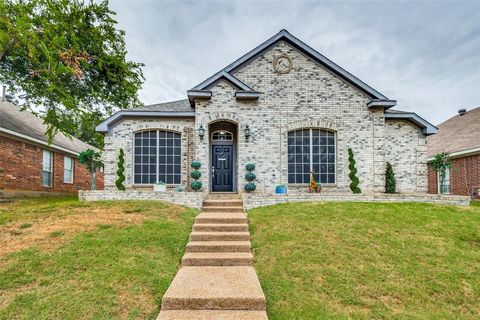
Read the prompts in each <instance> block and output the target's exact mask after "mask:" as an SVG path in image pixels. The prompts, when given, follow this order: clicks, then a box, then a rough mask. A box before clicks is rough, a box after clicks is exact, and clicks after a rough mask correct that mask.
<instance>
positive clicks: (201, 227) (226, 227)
mask: <svg viewBox="0 0 480 320" xmlns="http://www.w3.org/2000/svg"><path fill="white" fill-rule="evenodd" d="M192 231H194V232H196V231H199V232H208V231H221V232H248V224H246V223H239V224H233V223H232V224H230V223H211V224H208V223H206V224H194V225H193V229H192Z"/></svg>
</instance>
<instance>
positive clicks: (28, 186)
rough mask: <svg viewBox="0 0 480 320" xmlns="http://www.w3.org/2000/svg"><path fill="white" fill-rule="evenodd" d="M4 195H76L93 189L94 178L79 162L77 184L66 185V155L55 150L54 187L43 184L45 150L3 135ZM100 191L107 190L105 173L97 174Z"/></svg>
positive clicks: (0, 181)
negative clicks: (33, 193)
mask: <svg viewBox="0 0 480 320" xmlns="http://www.w3.org/2000/svg"><path fill="white" fill-rule="evenodd" d="M0 148H1V150H2V155H1V157H0V193H6V192H12V193H13V194H15V193H17V194H20V193H21V192H22V191H34V192H55V193H76V192H77V191H78V190H80V189H90V175H89V174H88V172H87V170H86V169H85V167H83V166H81V165H80V163H79V162H78V159H75V157H74V156H72V155H67V156H70V157H72V159H73V160H74V168H73V183H65V182H64V156H65V155H66V154H65V153H61V152H57V151H54V150H51V149H50V151H52V154H53V162H52V169H53V170H52V172H53V183H52V187H44V186H43V184H42V162H43V150H45V149H43V148H42V147H40V146H37V145H34V144H30V143H27V142H24V141H20V140H16V139H13V138H12V137H6V136H0ZM97 188H98V189H103V173H100V172H99V173H97Z"/></svg>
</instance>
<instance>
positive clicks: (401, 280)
mask: <svg viewBox="0 0 480 320" xmlns="http://www.w3.org/2000/svg"><path fill="white" fill-rule="evenodd" d="M248 214H249V221H250V225H251V231H252V241H253V246H254V249H255V259H256V262H255V268H256V270H257V273H258V275H259V278H260V282H261V283H262V287H263V288H264V291H265V295H266V297H267V308H268V314H269V318H270V319H271V320H274V319H289V320H290V319H347V318H354V319H479V318H480V206H479V205H478V204H476V205H472V206H470V207H468V208H461V207H452V206H439V205H428V204H382V203H374V204H372V203H333V202H330V203H301V204H299V203H290V204H283V205H277V206H271V207H264V208H257V209H253V210H250V211H249V212H248Z"/></svg>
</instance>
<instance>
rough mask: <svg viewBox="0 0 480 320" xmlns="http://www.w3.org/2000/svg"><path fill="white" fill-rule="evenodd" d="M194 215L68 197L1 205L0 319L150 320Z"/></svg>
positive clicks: (153, 206) (163, 206)
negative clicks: (82, 200) (27, 225)
mask: <svg viewBox="0 0 480 320" xmlns="http://www.w3.org/2000/svg"><path fill="white" fill-rule="evenodd" d="M195 214H196V211H195V210H191V209H185V208H183V207H178V206H173V205H168V204H165V203H159V202H148V201H136V202H128V201H127V202H98V203H81V202H79V201H78V200H77V199H76V198H71V197H64V198H49V199H30V200H22V201H19V202H16V203H13V204H4V205H0V221H1V225H0V319H78V318H83V319H154V318H155V317H156V316H157V315H158V311H159V308H160V302H161V297H162V296H163V293H164V292H165V291H166V289H167V288H168V285H169V283H170V282H171V280H172V279H173V277H174V276H175V273H176V271H177V267H178V265H179V262H180V258H181V256H182V254H183V250H184V248H185V245H186V242H187V240H188V234H189V232H190V229H191V224H192V222H193V217H194V216H195ZM26 224H30V226H29V227H26V226H25V225H26ZM12 232H15V233H18V234H17V235H15V236H14V235H12ZM2 241H3V242H2ZM12 243H13V244H12Z"/></svg>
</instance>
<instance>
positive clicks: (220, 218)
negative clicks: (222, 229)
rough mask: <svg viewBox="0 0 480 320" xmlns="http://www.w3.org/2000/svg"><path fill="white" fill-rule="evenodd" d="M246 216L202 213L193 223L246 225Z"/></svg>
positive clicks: (241, 214) (237, 213) (233, 213)
mask: <svg viewBox="0 0 480 320" xmlns="http://www.w3.org/2000/svg"><path fill="white" fill-rule="evenodd" d="M247 222H248V220H247V216H246V215H245V214H244V213H241V212H202V213H200V214H199V215H198V216H197V217H196V218H195V223H196V224H197V223H199V224H203V223H207V224H212V223H217V224H218V223H231V224H239V223H247Z"/></svg>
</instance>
